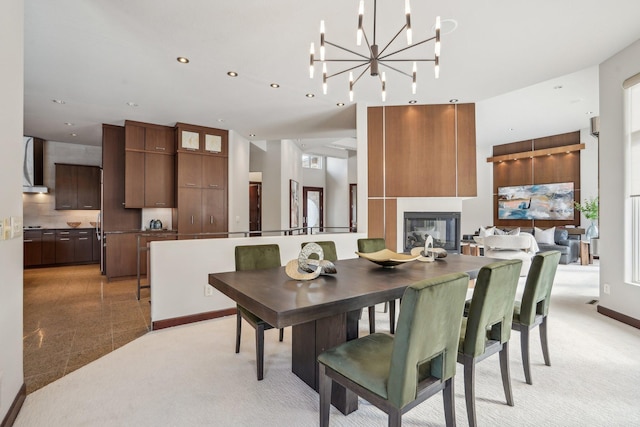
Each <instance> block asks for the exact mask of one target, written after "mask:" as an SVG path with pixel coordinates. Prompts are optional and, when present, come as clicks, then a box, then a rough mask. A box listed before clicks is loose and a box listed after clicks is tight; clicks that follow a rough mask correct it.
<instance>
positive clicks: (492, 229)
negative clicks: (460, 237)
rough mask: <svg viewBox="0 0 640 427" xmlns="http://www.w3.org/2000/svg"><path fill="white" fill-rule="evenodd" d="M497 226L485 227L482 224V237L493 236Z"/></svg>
mask: <svg viewBox="0 0 640 427" xmlns="http://www.w3.org/2000/svg"><path fill="white" fill-rule="evenodd" d="M495 230H496V228H495V227H489V228H484V227H482V226H480V237H487V236H493V235H494V233H495Z"/></svg>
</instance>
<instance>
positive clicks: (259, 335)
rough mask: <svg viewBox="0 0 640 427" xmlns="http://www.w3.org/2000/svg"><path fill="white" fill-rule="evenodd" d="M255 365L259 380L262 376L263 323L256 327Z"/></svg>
mask: <svg viewBox="0 0 640 427" xmlns="http://www.w3.org/2000/svg"><path fill="white" fill-rule="evenodd" d="M256 366H257V371H258V381H261V380H262V379H263V378H264V325H262V324H260V325H258V327H257V328H256Z"/></svg>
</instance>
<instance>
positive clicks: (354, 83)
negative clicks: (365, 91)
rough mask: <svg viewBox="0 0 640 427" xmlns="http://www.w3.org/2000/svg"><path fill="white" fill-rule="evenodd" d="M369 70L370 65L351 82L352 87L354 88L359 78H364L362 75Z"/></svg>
mask: <svg viewBox="0 0 640 427" xmlns="http://www.w3.org/2000/svg"><path fill="white" fill-rule="evenodd" d="M369 68H371V65H370V64H369V65H368V66H367V68H365V69H364V70H362V73H360V75H359V76H358V78H357V79H355V80H354V81H353V86H355V85H356V83H357V82H358V80H360V77H362V76H364V73H366V72H367V71H369Z"/></svg>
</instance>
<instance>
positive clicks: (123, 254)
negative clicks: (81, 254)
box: [105, 233, 137, 279]
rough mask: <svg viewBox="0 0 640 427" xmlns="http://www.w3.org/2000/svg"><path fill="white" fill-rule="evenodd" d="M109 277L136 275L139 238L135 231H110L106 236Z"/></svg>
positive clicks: (106, 260)
mask: <svg viewBox="0 0 640 427" xmlns="http://www.w3.org/2000/svg"><path fill="white" fill-rule="evenodd" d="M105 239H106V241H105V244H106V249H107V251H106V259H105V262H106V272H107V278H108V279H112V278H114V277H125V276H135V275H136V272H137V258H136V250H137V240H136V235H135V234H134V233H110V234H107V235H106V236H105Z"/></svg>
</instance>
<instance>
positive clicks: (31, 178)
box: [22, 136, 49, 193]
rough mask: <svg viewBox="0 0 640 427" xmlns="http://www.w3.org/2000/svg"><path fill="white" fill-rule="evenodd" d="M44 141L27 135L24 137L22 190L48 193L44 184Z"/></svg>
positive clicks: (24, 191)
mask: <svg viewBox="0 0 640 427" xmlns="http://www.w3.org/2000/svg"><path fill="white" fill-rule="evenodd" d="M43 164H44V141H43V140H41V139H38V138H33V137H30V136H25V137H24V139H23V160H22V170H23V172H22V192H23V193H48V192H49V189H48V188H47V187H45V186H44V172H43Z"/></svg>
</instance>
